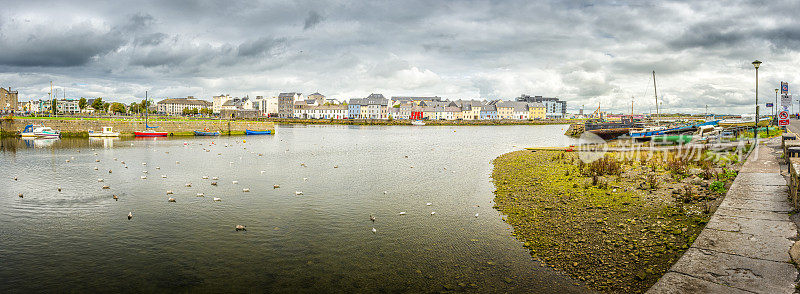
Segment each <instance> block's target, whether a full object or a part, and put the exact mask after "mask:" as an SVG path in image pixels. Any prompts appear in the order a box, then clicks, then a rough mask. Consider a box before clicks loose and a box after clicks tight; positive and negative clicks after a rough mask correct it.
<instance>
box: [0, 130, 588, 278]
mask: <svg viewBox="0 0 800 294" xmlns="http://www.w3.org/2000/svg"><path fill="white" fill-rule="evenodd" d="M564 129H565V127H563V126H511V127H478V126H468V127H436V126H431V127H427V126H426V127H424V128H409V127H402V126H319V125H314V126H302V125H297V126H290V127H284V126H279V127H278V131H277V134H276V135H275V136H251V137H244V136H233V137H226V136H223V137H215V138H208V137H204V138H189V137H180V138H174V139H173V138H155V139H154V138H146V139H144V140H139V139H133V138H118V139H99V140H89V139H87V138H62V139H61V140H55V142H52V143H51V144H52V145H50V146H47V147H41V148H39V147H35V142H34V145H33V146H28V145H26V144H25V142H24V141H22V140H20V139H16V138H15V139H4V140H3V141H2V143H3V150H5V151H9V152H3V153H0V166H2V167H3V168H5V169H6V170H7V171H8V172H6V173H4V175H6V176H7V177H3V178H0V195H17V194H18V193H24V194H25V197H24V198H19V197H16V196H14V197H0V217H2V221H0V257H2V258H0V281H2V282H0V293H7V292H9V290H14V292H67V291H70V292H96V291H103V292H157V291H174V292H178V291H182V292H186V291H188V292H192V291H195V292H252V291H254V290H255V291H257V292H373V293H374V292H415V293H416V292H439V291H464V292H481V293H483V292H537V293H564V292H585V290H584V289H583V288H581V287H576V286H575V285H574V283H575V282H574V281H572V280H571V279H569V278H566V277H564V276H563V275H561V274H559V273H556V272H553V271H552V270H550V269H549V268H546V267H541V266H540V265H539V262H537V261H536V260H534V259H532V258H531V257H530V255H529V253H528V252H527V251H526V250H525V249H524V248H523V247H522V245H521V244H520V243H519V242H518V241H516V240H515V239H514V238H513V237H511V236H510V233H511V230H510V227H509V226H508V225H506V224H505V223H503V222H502V220H501V216H500V215H499V214H498V213H497V211H496V210H494V209H493V208H492V199H493V198H494V197H493V194H492V191H493V189H494V186H493V185H492V183H491V180H490V173H491V164H490V162H491V160H492V159H494V158H495V157H497V156H498V155H500V154H502V153H505V152H508V151H512V150H518V149H520V148H522V147H524V146H530V145H534V144H535V145H538V146H566V145H569V144H574V142H575V140H572V139H569V138H566V137H564V136H563V135H562V134H563V132H564ZM245 141H246V142H245ZM212 143H213V144H212ZM92 149H94V150H92ZM87 151H89V152H87ZM67 159H69V160H70V161H69V162H67V161H66V160H67ZM95 168H96V169H95ZM110 171H113V172H110ZM162 175H163V176H165V177H162ZM11 177H18V178H19V180H18V181H15V180H11V179H10V178H11ZM216 178H218V179H216ZM98 179H103V182H98ZM234 181H235V182H236V183H234ZM212 182H214V183H215V184H212ZM187 183H191V185H190V186H187V185H186V184H187ZM274 185H279V186H280V188H275V186H274ZM103 186H109V189H102V188H101V187H103ZM58 189H61V190H58ZM244 189H248V191H251V192H244V191H243V190H244ZM167 190H170V191H174V194H171V195H169V196H167V195H166V194H165V192H166V191H167ZM296 191H302V192H303V195H297V194H296ZM384 191H385V192H384ZM198 193H202V194H203V196H197V195H198ZM113 195H117V196H118V198H119V199H118V200H115V199H113V198H112V196H113ZM168 197H174V198H175V199H176V202H168V201H167V198H168ZM213 198H221V201H213ZM427 203H431V205H430V206H429V205H427ZM401 211H402V212H406V214H405V215H400V214H399V212H401ZM433 211H435V212H436V214H431V212H433ZM129 212H132V214H133V218H132V219H131V220H128V218H127V215H128V213H129ZM478 214H479V216H480V217H475V215H478ZM370 215H374V216H376V219H377V220H376V221H375V222H372V221H371V220H370V219H369V216H370ZM237 224H242V225H246V226H247V231H241V232H237V231H235V229H234V226H235V225H237ZM373 228H375V229H376V231H375V233H373V231H372V229H373Z"/></svg>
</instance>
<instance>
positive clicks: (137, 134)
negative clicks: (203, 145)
mask: <svg viewBox="0 0 800 294" xmlns="http://www.w3.org/2000/svg"><path fill="white" fill-rule="evenodd" d="M144 101H148V100H147V91H144ZM149 103H150V102H149V101H148V102H147V104H149ZM148 112H149V111H148V110H147V109H145V112H144V129H145V131H144V132H133V136H135V137H166V136H167V134H168V133H167V132H156V131H154V130H151V129H155V128H157V126H156V127H151V126H149V125H148V124H147V117H148V115H147V113H148Z"/></svg>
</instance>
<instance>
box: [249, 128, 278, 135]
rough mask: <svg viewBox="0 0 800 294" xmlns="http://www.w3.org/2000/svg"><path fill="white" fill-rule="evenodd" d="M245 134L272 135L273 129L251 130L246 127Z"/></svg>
mask: <svg viewBox="0 0 800 294" xmlns="http://www.w3.org/2000/svg"><path fill="white" fill-rule="evenodd" d="M244 134H245V135H271V134H272V131H271V130H266V131H251V130H248V129H245V130H244Z"/></svg>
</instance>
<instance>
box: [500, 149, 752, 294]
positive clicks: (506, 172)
mask: <svg viewBox="0 0 800 294" xmlns="http://www.w3.org/2000/svg"><path fill="white" fill-rule="evenodd" d="M709 152H710V151H707V150H701V151H700V153H699V154H700V156H699V158H703V159H701V160H697V161H695V160H691V159H685V158H682V157H680V156H678V155H677V154H674V153H669V152H657V153H655V154H649V155H648V156H647V157H644V156H643V155H642V154H639V155H637V156H634V157H633V158H631V157H626V156H623V155H621V154H617V153H611V154H606V155H605V156H604V157H602V158H601V159H599V160H597V161H594V162H592V163H589V164H586V163H584V162H583V161H581V160H580V159H579V158H578V155H577V154H576V153H574V152H563V151H528V150H525V151H516V152H511V153H507V154H504V155H502V156H500V157H498V158H497V159H495V160H494V171H493V174H492V177H493V180H494V184H495V187H496V189H497V190H496V191H495V203H496V206H495V208H496V209H498V210H499V211H501V212H502V213H503V215H504V221H506V222H508V223H509V224H511V225H512V226H513V227H514V233H513V235H514V236H515V237H516V238H517V239H518V240H519V241H520V242H522V243H523V246H524V247H526V248H528V249H529V250H530V253H531V255H533V256H534V257H535V258H538V259H539V260H541V261H542V262H543V263H544V264H546V265H549V266H551V267H553V268H556V269H558V270H560V271H563V272H565V273H566V274H568V275H570V276H571V277H573V278H574V279H577V280H580V281H582V282H583V283H585V284H586V285H587V286H588V287H589V288H591V289H593V290H598V291H601V292H611V293H622V292H624V293H631V292H633V293H639V292H644V291H646V290H647V289H648V288H649V287H650V286H652V285H653V284H654V283H655V282H656V281H657V280H658V279H659V278H660V277H661V276H662V275H663V274H664V273H665V272H667V270H668V269H669V268H670V266H671V265H672V264H673V263H675V261H677V260H678V258H679V257H680V256H681V255H682V254H683V252H684V251H686V249H687V248H688V247H689V246H690V245H691V244H692V242H694V239H695V238H696V237H697V235H698V234H699V233H700V231H701V230H702V229H703V227H705V224H706V223H707V222H708V220H709V218H710V216H711V214H713V211H714V210H715V209H716V206H718V205H719V203H720V202H721V200H722V198H723V196H724V194H725V191H726V189H727V188H728V187H729V186H730V184H731V183H732V182H733V179H734V178H735V176H736V174H737V170H738V168H739V166H740V165H741V164H740V163H739V162H738V158H736V157H733V156H722V157H719V156H717V157H715V158H716V159H718V160H710V159H709V158H710V157H712V155H713V154H710V153H709ZM648 157H649V158H648Z"/></svg>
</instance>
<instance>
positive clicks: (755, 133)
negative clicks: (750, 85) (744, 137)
mask: <svg viewBox="0 0 800 294" xmlns="http://www.w3.org/2000/svg"><path fill="white" fill-rule="evenodd" d="M753 66H754V67H755V68H756V119H755V121H756V124H755V126H754V127H753V138H754V140H755V141H756V145H758V67H759V66H761V61H758V60H756V61H753Z"/></svg>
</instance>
